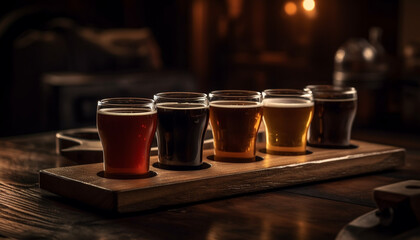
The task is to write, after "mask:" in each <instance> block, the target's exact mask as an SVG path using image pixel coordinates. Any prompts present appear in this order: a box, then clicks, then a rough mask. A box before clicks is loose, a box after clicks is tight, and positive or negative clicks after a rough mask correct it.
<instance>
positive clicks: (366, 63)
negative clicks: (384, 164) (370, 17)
mask: <svg viewBox="0 0 420 240" xmlns="http://www.w3.org/2000/svg"><path fill="white" fill-rule="evenodd" d="M381 35H382V30H381V29H380V28H376V27H375V28H371V29H370V31H369V41H368V40H366V39H363V38H352V39H349V40H347V41H346V42H345V43H344V44H343V45H341V46H340V48H339V49H338V50H337V52H336V54H335V58H334V73H333V84H334V85H336V86H352V87H355V88H356V89H357V94H358V102H359V105H358V110H357V115H356V119H355V126H356V127H357V126H359V127H360V126H361V127H371V126H373V125H374V124H375V123H377V122H378V120H379V118H381V117H382V116H383V115H384V114H385V111H386V102H387V99H386V91H385V86H386V79H387V78H388V73H389V63H388V57H387V54H386V52H385V50H384V48H383V46H382V44H381Z"/></svg>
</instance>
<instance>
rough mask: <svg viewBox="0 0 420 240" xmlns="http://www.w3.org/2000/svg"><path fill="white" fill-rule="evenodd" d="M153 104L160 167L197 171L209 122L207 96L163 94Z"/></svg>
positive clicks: (202, 94)
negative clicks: (154, 106)
mask: <svg viewBox="0 0 420 240" xmlns="http://www.w3.org/2000/svg"><path fill="white" fill-rule="evenodd" d="M154 100H155V102H156V110H157V115H158V120H157V132H156V136H157V143H158V152H159V160H158V162H159V164H161V165H162V166H166V167H171V166H173V167H197V166H200V165H201V164H202V154H203V141H204V134H205V132H206V129H207V124H208V121H209V120H208V119H209V104H208V100H207V95H206V94H204V93H194V92H163V93H158V94H156V95H155V96H154Z"/></svg>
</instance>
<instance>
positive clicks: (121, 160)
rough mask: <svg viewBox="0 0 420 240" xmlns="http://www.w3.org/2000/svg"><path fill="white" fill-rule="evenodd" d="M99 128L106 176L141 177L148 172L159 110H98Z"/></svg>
mask: <svg viewBox="0 0 420 240" xmlns="http://www.w3.org/2000/svg"><path fill="white" fill-rule="evenodd" d="M97 127H98V132H99V137H100V139H101V143H102V146H103V151H104V167H105V174H111V175H119V174H121V175H138V174H145V173H147V172H148V171H149V154H150V146H151V144H152V140H153V135H154V134H155V130H156V111H151V110H150V109H143V108H104V109H98V114H97Z"/></svg>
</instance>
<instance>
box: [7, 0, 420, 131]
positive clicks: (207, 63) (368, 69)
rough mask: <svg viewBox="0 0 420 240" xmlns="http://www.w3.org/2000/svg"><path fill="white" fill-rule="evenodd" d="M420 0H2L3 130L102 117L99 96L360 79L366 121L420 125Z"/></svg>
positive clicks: (368, 124) (394, 127) (399, 127)
mask: <svg viewBox="0 0 420 240" xmlns="http://www.w3.org/2000/svg"><path fill="white" fill-rule="evenodd" d="M418 13H420V1H418V0H400V1H398V0H343V1H336V0H258V1H257V0H255V1H254V0H159V1H146V0H121V1H107V0H86V1H85V0H63V1H52V0H50V1H47V0H26V1H24V0H16V1H2V2H1V3H0V83H1V85H0V86H1V88H0V89H1V90H0V97H1V102H0V105H1V109H2V111H1V115H0V116H1V117H0V136H3V137H4V136H12V135H19V134H29V133H35V132H41V131H54V130H58V129H68V128H77V127H84V126H94V125H95V111H96V102H97V100H99V99H101V98H105V97H115V96H136V97H152V96H153V94H154V93H157V92H162V91H202V92H209V91H211V90H215V89H252V90H258V91H262V90H264V89H266V88H303V87H304V86H306V85H308V84H335V85H349V86H354V87H356V88H357V90H358V94H359V109H358V115H357V119H356V123H355V128H358V129H364V128H372V129H380V130H388V131H405V132H415V133H419V132H420V114H418V113H417V109H419V107H420V30H419V29H420V14H418Z"/></svg>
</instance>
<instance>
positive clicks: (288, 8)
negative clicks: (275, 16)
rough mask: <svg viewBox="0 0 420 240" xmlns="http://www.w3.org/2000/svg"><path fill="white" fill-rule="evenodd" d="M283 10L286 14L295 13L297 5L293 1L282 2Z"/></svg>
mask: <svg viewBox="0 0 420 240" xmlns="http://www.w3.org/2000/svg"><path fill="white" fill-rule="evenodd" d="M284 11H285V12H286V14H287V15H290V16H292V15H295V14H296V12H297V6H296V4H295V3H294V2H287V3H286V4H284Z"/></svg>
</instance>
